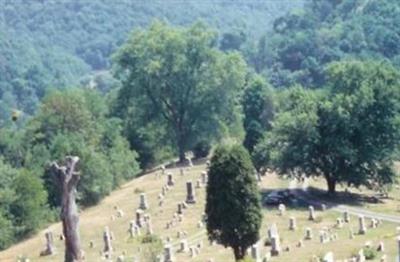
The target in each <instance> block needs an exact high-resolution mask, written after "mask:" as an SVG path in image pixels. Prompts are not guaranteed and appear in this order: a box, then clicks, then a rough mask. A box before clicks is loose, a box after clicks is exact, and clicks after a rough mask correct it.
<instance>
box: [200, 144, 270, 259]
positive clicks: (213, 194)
mask: <svg viewBox="0 0 400 262" xmlns="http://www.w3.org/2000/svg"><path fill="white" fill-rule="evenodd" d="M206 216H207V231H208V236H209V238H210V240H217V241H218V242H219V243H221V244H223V245H224V246H230V247H232V249H233V251H234V255H235V259H236V260H240V259H243V257H244V256H245V255H246V249H247V248H248V247H249V246H251V245H252V244H254V243H255V242H257V241H258V239H259V229H260V227H261V222H262V214H261V201H260V195H259V192H258V188H257V182H256V180H255V175H254V167H253V165H252V163H251V159H250V156H249V154H248V152H247V151H246V149H244V148H243V147H242V146H238V145H234V146H220V147H218V148H217V149H216V150H215V154H214V155H213V157H212V159H211V166H210V171H209V180H208V186H207V200H206Z"/></svg>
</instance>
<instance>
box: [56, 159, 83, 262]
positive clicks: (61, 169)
mask: <svg viewBox="0 0 400 262" xmlns="http://www.w3.org/2000/svg"><path fill="white" fill-rule="evenodd" d="M78 161H79V158H78V157H76V156H75V157H73V156H68V157H66V158H65V166H59V165H58V164H57V163H56V162H53V163H52V164H51V169H52V172H53V175H54V179H55V180H56V181H57V185H58V186H59V188H60V192H61V213H60V217H61V221H62V226H63V234H64V236H65V256H64V261H65V262H74V261H82V259H83V252H82V250H81V245H80V238H79V214H78V207H77V205H76V186H77V185H78V182H79V180H80V174H79V172H78V171H76V169H77V164H78Z"/></svg>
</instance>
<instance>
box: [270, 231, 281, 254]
mask: <svg viewBox="0 0 400 262" xmlns="http://www.w3.org/2000/svg"><path fill="white" fill-rule="evenodd" d="M281 251H282V250H281V243H280V239H279V235H272V237H271V255H272V256H279V254H280V253H281Z"/></svg>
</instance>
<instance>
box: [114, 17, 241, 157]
mask: <svg viewBox="0 0 400 262" xmlns="http://www.w3.org/2000/svg"><path fill="white" fill-rule="evenodd" d="M215 44H216V35H215V33H214V32H212V31H210V30H208V29H207V28H206V27H205V26H204V25H203V24H200V23H197V24H194V25H193V26H191V27H189V28H173V27H170V26H168V25H166V24H164V23H160V22H156V23H154V24H152V25H151V26H150V28H149V29H148V30H146V31H144V30H143V31H136V32H134V33H133V35H132V36H131V38H130V39H129V40H128V42H127V43H126V44H125V45H124V46H123V47H122V48H121V49H120V50H119V51H118V53H117V54H116V56H115V61H116V64H117V69H116V71H117V77H118V78H119V79H120V81H121V83H122V88H121V89H120V91H119V95H118V100H117V103H118V107H119V108H120V111H121V113H122V115H123V114H124V113H126V112H127V111H128V110H127V109H128V108H129V107H134V108H135V109H136V111H135V113H136V114H139V116H141V117H142V118H144V119H145V121H146V122H149V121H157V125H160V126H164V127H165V130H167V132H166V133H165V135H166V136H168V138H169V139H171V140H172V141H173V145H174V146H175V148H176V149H177V150H178V154H179V159H180V160H181V161H183V160H184V159H185V150H188V149H190V147H191V146H193V144H194V143H195V142H196V141H198V139H200V138H202V137H203V138H204V137H207V138H212V137H213V136H215V135H216V134H218V132H219V131H220V129H221V128H220V126H221V124H223V123H226V124H229V123H230V122H233V121H235V116H236V115H235V114H234V113H233V112H235V111H237V109H236V108H235V107H236V105H237V103H238V99H239V94H240V91H241V90H242V89H243V88H244V83H245V82H244V81H245V74H246V64H245V63H244V61H243V59H242V58H241V56H240V55H239V54H238V53H227V54H225V53H223V52H221V51H218V49H217V48H216V46H215ZM213 133H214V134H213Z"/></svg>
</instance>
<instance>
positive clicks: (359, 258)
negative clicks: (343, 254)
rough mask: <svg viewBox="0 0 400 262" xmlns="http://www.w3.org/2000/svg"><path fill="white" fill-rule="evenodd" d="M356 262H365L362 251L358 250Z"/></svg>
mask: <svg viewBox="0 0 400 262" xmlns="http://www.w3.org/2000/svg"><path fill="white" fill-rule="evenodd" d="M356 259H357V262H365V260H366V259H365V255H364V249H360V251H358V254H357V258H356Z"/></svg>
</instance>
